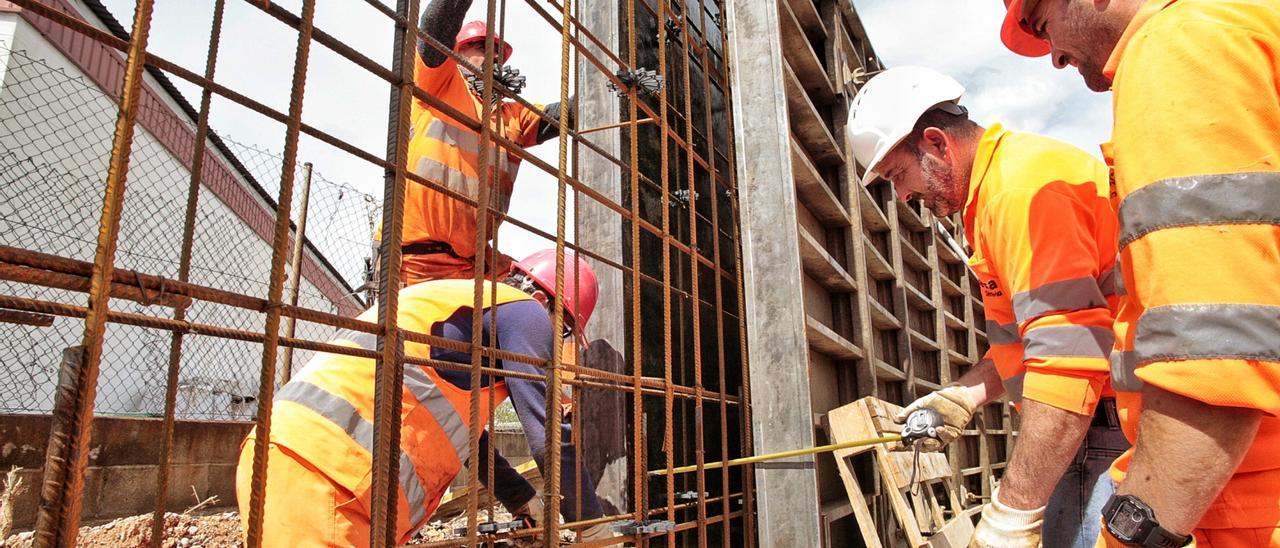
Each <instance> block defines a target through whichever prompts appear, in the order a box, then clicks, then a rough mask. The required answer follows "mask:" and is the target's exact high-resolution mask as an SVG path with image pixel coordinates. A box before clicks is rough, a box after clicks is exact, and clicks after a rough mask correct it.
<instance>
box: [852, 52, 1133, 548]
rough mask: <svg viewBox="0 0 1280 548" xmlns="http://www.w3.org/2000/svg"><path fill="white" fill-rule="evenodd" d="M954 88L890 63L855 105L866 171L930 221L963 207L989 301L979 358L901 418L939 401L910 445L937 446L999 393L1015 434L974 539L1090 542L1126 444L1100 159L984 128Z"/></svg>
mask: <svg viewBox="0 0 1280 548" xmlns="http://www.w3.org/2000/svg"><path fill="white" fill-rule="evenodd" d="M963 93H964V88H963V87H962V86H961V85H960V83H958V82H956V81H955V80H954V79H952V78H950V77H948V76H946V75H943V74H941V73H938V72H937V71H934V70H932V69H927V68H923V67H895V68H891V69H888V70H886V71H883V72H881V73H880V74H878V75H876V76H875V77H874V78H872V79H871V80H870V81H868V82H867V83H866V85H864V86H863V87H862V89H861V90H859V92H858V94H857V96H856V97H855V98H854V100H853V103H852V107H851V109H852V112H851V121H850V123H849V142H850V144H851V145H852V147H853V151H854V156H855V158H856V159H857V160H858V163H860V164H862V165H863V166H864V167H865V168H866V172H865V175H864V176H863V179H862V182H863V183H864V184H869V183H871V182H873V181H875V180H876V179H877V177H876V176H877V175H879V176H880V177H883V178H884V179H887V180H889V181H891V182H892V183H893V185H894V188H895V189H896V191H897V194H898V197H899V198H901V199H902V200H906V201H909V200H913V199H919V200H920V201H921V202H923V204H924V205H925V206H926V207H927V208H928V209H929V210H931V211H932V212H933V214H935V215H937V216H940V217H947V216H951V215H953V214H956V213H959V214H961V216H962V219H963V223H964V230H965V236H966V238H967V241H968V243H969V245H970V246H971V248H972V255H971V257H970V259H969V266H970V267H971V268H972V269H973V271H974V273H975V274H976V275H977V277H978V281H979V283H980V285H981V287H982V301H983V305H984V307H985V309H986V317H987V322H986V332H987V340H988V342H990V344H991V348H990V350H989V351H988V352H987V354H986V356H984V358H983V359H982V360H981V361H980V362H979V363H977V364H976V365H975V366H974V367H973V368H971V369H970V370H969V371H968V372H966V373H965V374H964V375H963V376H961V377H960V378H959V379H958V380H957V381H956V382H955V383H953V384H950V385H948V386H946V387H943V388H942V389H941V390H938V391H936V392H933V393H930V394H928V395H925V396H924V397H922V398H920V399H918V400H916V401H915V402H913V403H911V404H910V405H908V406H907V407H906V408H904V409H903V411H902V413H901V414H900V415H899V416H898V417H897V420H898V421H899V422H902V421H905V419H906V417H907V416H908V415H909V414H910V413H911V412H913V411H915V410H917V409H921V408H929V409H933V410H935V411H938V412H939V413H940V414H941V415H942V416H943V419H944V423H945V426H944V427H943V428H942V432H941V435H940V436H939V438H940V440H922V441H921V442H919V444H918V447H919V448H921V449H925V450H940V449H941V448H942V446H944V445H945V444H946V443H948V442H950V441H952V440H954V439H955V438H957V437H959V436H960V434H961V431H962V430H964V429H965V427H966V425H967V424H968V423H969V421H970V420H971V418H972V417H973V414H974V412H975V411H976V410H977V409H978V408H979V407H980V406H982V405H984V404H986V403H987V402H990V401H992V400H994V399H996V398H998V397H1000V395H1001V394H1004V393H1007V394H1008V395H1009V398H1010V400H1011V401H1012V402H1014V403H1015V404H1018V405H1019V410H1020V412H1021V414H1022V421H1021V432H1020V434H1019V436H1018V441H1017V445H1016V446H1015V447H1014V450H1013V454H1012V457H1011V458H1010V461H1009V466H1008V468H1007V469H1006V470H1005V475H1004V479H1003V481H1002V482H1001V485H1000V486H999V488H998V489H996V490H995V491H994V492H993V493H992V496H991V503H990V504H988V505H987V506H986V507H984V508H983V512H982V521H981V522H980V523H979V524H978V526H977V528H976V530H975V533H974V536H973V539H972V541H971V544H970V545H971V546H994V547H1002V548H1007V547H1022V546H1025V547H1036V546H1039V545H1040V543H1041V541H1042V540H1043V543H1044V546H1049V547H1064V546H1092V544H1093V542H1094V541H1095V540H1096V539H1097V537H1098V529H1099V524H1098V522H1097V520H1096V519H1094V518H1093V517H1092V516H1096V515H1097V514H1098V512H1099V511H1100V509H1101V506H1102V504H1103V503H1104V502H1105V501H1106V500H1107V498H1108V497H1109V496H1110V495H1111V492H1112V490H1111V487H1112V485H1111V482H1110V481H1109V480H1107V479H1106V478H1105V477H1103V478H1102V481H1098V479H1099V477H1100V476H1105V473H1106V470H1107V466H1108V465H1109V464H1110V463H1111V460H1112V459H1113V458H1114V456H1115V455H1118V454H1119V453H1120V452H1121V451H1123V450H1125V449H1126V448H1128V443H1127V442H1126V441H1125V439H1124V435H1123V434H1122V433H1121V432H1120V428H1119V419H1118V418H1117V417H1116V414H1115V399H1114V392H1113V391H1112V390H1111V387H1110V382H1109V376H1108V365H1107V356H1108V354H1109V353H1110V351H1111V347H1112V328H1111V323H1112V321H1113V318H1114V316H1113V313H1114V310H1115V307H1116V304H1117V302H1118V298H1117V297H1116V296H1115V291H1114V285H1113V283H1112V282H1113V279H1114V278H1113V272H1114V270H1113V269H1114V266H1115V260H1116V233H1117V230H1118V228H1117V226H1116V219H1115V215H1114V213H1113V212H1112V210H1111V204H1110V201H1109V199H1108V195H1109V192H1110V191H1109V177H1108V171H1107V166H1106V165H1105V164H1103V163H1102V162H1101V161H1099V160H1098V159H1097V158H1094V157H1092V156H1090V155H1089V154H1087V153H1085V152H1084V151H1081V150H1079V149H1077V148H1075V147H1072V146H1070V145H1067V144H1065V143H1062V142H1059V141H1055V140H1053V139H1049V138H1047V137H1042V136H1038V135H1032V134H1028V133H1020V132H1015V131H1010V130H1007V129H1005V128H1003V127H1001V126H1000V125H999V124H994V125H992V126H991V127H989V128H985V129H984V128H983V127H982V126H979V125H978V124H976V123H974V122H972V121H970V120H969V117H968V114H967V111H966V110H965V109H964V107H962V106H960V104H959V100H960V97H961V95H962V94H963ZM925 222H926V223H928V222H929V221H928V220H925ZM1099 455H1101V457H1100V456H1099ZM1042 524H1043V530H1042Z"/></svg>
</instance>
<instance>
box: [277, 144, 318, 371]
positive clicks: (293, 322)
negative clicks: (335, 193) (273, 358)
mask: <svg viewBox="0 0 1280 548" xmlns="http://www.w3.org/2000/svg"><path fill="white" fill-rule="evenodd" d="M313 167H314V166H312V164H311V162H306V163H303V164H302V201H301V202H300V203H299V204H298V222H297V230H296V231H295V234H294V235H293V253H292V255H291V257H290V258H289V306H298V292H299V291H300V290H301V289H302V250H303V249H305V242H306V240H307V213H308V211H309V210H310V207H311V170H312V168H313ZM297 326H298V319H297V318H295V317H293V316H289V318H288V319H286V320H285V324H284V336H286V337H288V338H290V339H292V338H293V335H294V332H295V330H296V329H297ZM280 363H281V365H282V366H283V367H284V370H283V371H281V372H280V386H284V385H286V384H288V383H289V379H290V378H292V377H293V347H292V346H286V347H285V348H284V356H283V357H282V359H281V360H280Z"/></svg>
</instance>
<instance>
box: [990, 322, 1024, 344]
mask: <svg viewBox="0 0 1280 548" xmlns="http://www.w3.org/2000/svg"><path fill="white" fill-rule="evenodd" d="M987 342H988V343H990V344H1014V343H1018V342H1022V337H1021V336H1019V335H1018V324H1016V323H1005V324H1002V323H996V322H994V321H991V320H987Z"/></svg>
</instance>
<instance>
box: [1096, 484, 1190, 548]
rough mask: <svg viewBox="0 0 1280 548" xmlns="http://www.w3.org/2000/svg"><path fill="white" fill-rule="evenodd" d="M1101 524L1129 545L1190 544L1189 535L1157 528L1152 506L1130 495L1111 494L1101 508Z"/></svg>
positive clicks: (1172, 546) (1166, 546) (1164, 547)
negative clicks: (1109, 498)
mask: <svg viewBox="0 0 1280 548" xmlns="http://www.w3.org/2000/svg"><path fill="white" fill-rule="evenodd" d="M1102 522H1103V523H1104V524H1105V525H1106V526H1107V532H1108V533H1111V536H1113V537H1115V538H1116V540H1118V541H1120V542H1123V543H1125V544H1127V545H1129V546H1142V547H1152V548H1179V547H1181V546H1186V545H1187V543H1188V542H1191V535H1179V534H1176V533H1174V532H1172V531H1169V530H1168V529H1165V528H1163V527H1160V522H1158V521H1156V513H1155V512H1154V511H1152V510H1151V507H1150V506H1147V505H1146V503H1144V502H1142V500H1141V499H1139V498H1138V497H1135V496H1133V495H1112V496H1111V500H1108V501H1107V505H1106V506H1104V507H1103V508H1102Z"/></svg>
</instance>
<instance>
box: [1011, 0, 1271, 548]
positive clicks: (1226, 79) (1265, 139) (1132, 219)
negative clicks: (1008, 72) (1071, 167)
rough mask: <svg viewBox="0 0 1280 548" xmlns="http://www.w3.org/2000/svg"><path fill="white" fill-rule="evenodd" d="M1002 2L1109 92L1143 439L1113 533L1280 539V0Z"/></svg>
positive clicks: (1057, 59)
mask: <svg viewBox="0 0 1280 548" xmlns="http://www.w3.org/2000/svg"><path fill="white" fill-rule="evenodd" d="M1007 4H1008V5H1007V8H1008V9H1007V14H1006V18H1005V21H1004V25H1003V28H1002V36H1003V38H1004V41H1005V44H1006V45H1007V46H1008V47H1009V48H1010V49H1011V50H1013V51H1015V52H1017V53H1020V54H1023V55H1027V56H1032V57H1037V56H1043V55H1046V54H1051V55H1052V60H1053V64H1054V66H1056V67H1058V68H1065V67H1067V66H1074V67H1076V68H1077V70H1079V72H1080V75H1081V76H1082V77H1083V78H1084V81H1085V83H1086V84H1087V85H1088V87H1089V88H1090V89H1092V90H1094V91H1107V90H1111V92H1112V94H1113V105H1114V115H1115V116H1114V120H1115V122H1114V124H1115V125H1114V127H1113V130H1112V142H1111V143H1109V144H1108V145H1104V147H1103V150H1104V154H1105V155H1106V156H1108V157H1109V158H1110V160H1111V161H1112V162H1113V165H1114V169H1115V187H1116V192H1115V201H1116V206H1117V209H1118V213H1119V218H1120V228H1121V230H1120V240H1119V242H1120V265H1121V271H1122V272H1123V282H1124V283H1123V286H1124V288H1125V289H1126V290H1127V291H1126V292H1125V297H1124V301H1123V303H1122V305H1121V310H1120V313H1119V315H1118V316H1117V321H1116V326H1117V329H1116V342H1117V351H1116V352H1115V353H1113V354H1112V363H1111V368H1112V369H1111V373H1112V378H1113V379H1114V382H1115V386H1116V390H1118V391H1119V392H1120V394H1119V402H1120V407H1121V414H1122V416H1123V417H1124V422H1125V433H1126V434H1127V435H1128V436H1129V438H1130V439H1133V440H1135V441H1134V450H1133V451H1132V452H1131V453H1128V454H1126V455H1124V456H1123V457H1122V458H1120V459H1119V460H1117V461H1116V464H1115V467H1114V470H1113V473H1112V476H1113V477H1114V478H1115V479H1116V481H1118V482H1121V483H1120V484H1119V486H1118V488H1117V490H1116V496H1115V497H1114V498H1113V500H1112V501H1111V502H1110V503H1109V504H1108V506H1107V507H1106V509H1105V510H1104V512H1103V519H1104V521H1105V522H1106V531H1107V533H1108V534H1107V535H1105V537H1106V538H1105V541H1106V543H1107V544H1109V545H1113V546H1119V545H1129V546H1157V545H1158V546H1180V545H1183V544H1185V543H1187V542H1190V541H1192V539H1193V537H1194V542H1195V543H1196V544H1197V545H1200V546H1280V3H1278V2H1275V1H1274V0H1177V1H1174V0H1148V1H1143V0H1112V1H1110V2H1097V1H1092V0H1040V1H1034V0H1025V1H1023V0H1014V1H1013V2H1011V3H1009V2H1007Z"/></svg>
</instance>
